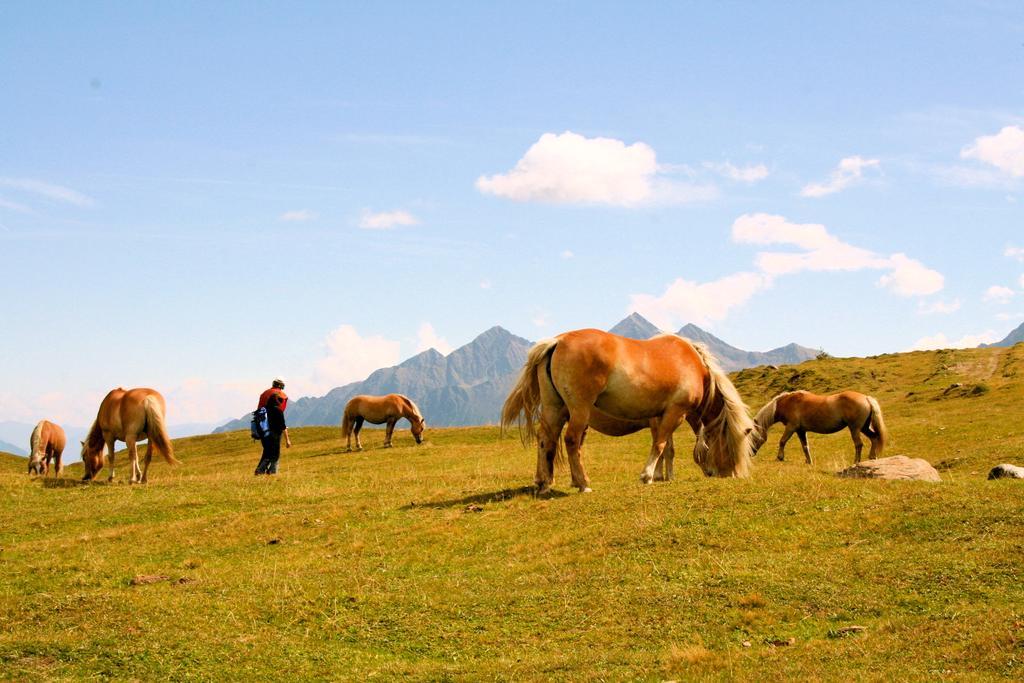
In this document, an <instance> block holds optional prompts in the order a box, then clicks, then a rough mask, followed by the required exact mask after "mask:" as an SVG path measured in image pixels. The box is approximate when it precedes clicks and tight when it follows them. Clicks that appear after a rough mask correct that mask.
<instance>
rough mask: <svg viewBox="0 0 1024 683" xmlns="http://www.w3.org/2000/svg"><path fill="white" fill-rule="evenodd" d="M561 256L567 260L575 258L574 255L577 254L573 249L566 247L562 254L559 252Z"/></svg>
mask: <svg viewBox="0 0 1024 683" xmlns="http://www.w3.org/2000/svg"><path fill="white" fill-rule="evenodd" d="M559 256H561V257H562V258H563V259H565V260H569V259H571V258H573V257H574V256H576V254H574V253H572V252H571V251H569V250H568V249H566V250H565V251H563V252H562V253H561V254H559Z"/></svg>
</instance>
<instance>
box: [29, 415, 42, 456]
mask: <svg viewBox="0 0 1024 683" xmlns="http://www.w3.org/2000/svg"><path fill="white" fill-rule="evenodd" d="M43 422H45V420H40V421H39V422H38V423H37V424H36V426H35V429H33V430H32V436H31V437H29V440H28V446H29V453H28V457H29V460H30V461H34V460H37V459H40V458H42V457H43V454H42V453H39V458H36V451H38V450H39V447H40V446H41V445H42V441H43Z"/></svg>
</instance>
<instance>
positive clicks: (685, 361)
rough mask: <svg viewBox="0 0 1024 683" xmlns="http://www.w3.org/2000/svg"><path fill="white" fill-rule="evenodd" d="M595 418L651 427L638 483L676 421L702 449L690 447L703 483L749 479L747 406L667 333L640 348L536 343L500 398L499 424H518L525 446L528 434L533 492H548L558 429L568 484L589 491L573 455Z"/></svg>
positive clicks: (572, 340)
mask: <svg viewBox="0 0 1024 683" xmlns="http://www.w3.org/2000/svg"><path fill="white" fill-rule="evenodd" d="M595 408H596V411H595ZM602 414H603V415H604V416H608V417H611V418H614V419H615V420H617V421H619V422H617V423H616V424H615V425H612V426H609V428H610V429H616V428H629V429H632V431H637V430H639V429H642V428H644V427H650V428H651V430H652V433H653V434H654V438H653V443H652V447H651V453H650V457H649V458H648V460H647V465H646V467H644V470H643V472H642V473H641V475H640V480H641V481H643V482H645V483H649V482H651V481H653V480H654V475H655V470H656V468H657V466H658V463H659V461H661V460H662V458H663V456H664V455H665V450H666V449H667V447H668V444H669V443H670V441H671V438H672V434H673V433H674V432H675V430H676V428H677V427H679V425H680V424H681V423H682V421H683V420H686V421H687V422H688V423H689V424H690V427H691V428H692V429H693V431H694V433H695V434H698V435H699V436H698V441H697V443H698V445H699V446H700V445H701V444H703V447H699V448H695V449H694V461H695V462H696V463H697V464H698V465H699V466H700V468H701V469H702V470H703V471H704V473H705V474H706V475H708V476H720V477H745V476H748V474H749V466H750V431H751V429H752V428H753V423H752V422H751V421H750V417H749V416H748V415H747V408H746V406H745V405H744V404H743V401H742V399H741V398H740V396H739V394H738V393H737V392H736V389H735V387H733V385H732V382H730V381H729V378H728V377H727V376H726V375H725V373H724V372H722V370H721V368H719V366H718V363H717V362H716V361H715V359H714V358H713V357H712V356H711V354H710V353H708V351H707V350H706V349H704V348H703V347H701V346H699V345H694V344H691V343H690V342H688V341H686V340H685V339H683V338H682V337H678V336H676V335H671V334H665V335H658V336H656V337H653V338H651V339H648V340H646V341H640V340H635V339H627V338H625V337H620V336H618V335H615V334H610V333H608V332H603V331H601V330H576V331H574V332H566V333H564V334H561V335H559V336H557V337H555V338H554V339H549V340H546V341H541V342H538V343H537V344H535V345H534V346H533V348H531V349H530V352H529V354H528V355H527V359H526V365H525V367H524V368H523V372H522V374H521V375H520V376H519V380H518V381H517V382H516V385H515V386H514V387H513V389H512V391H511V393H509V395H508V398H507V399H506V400H505V405H504V407H503V408H502V414H501V425H502V428H503V429H507V428H508V426H509V425H511V424H512V422H514V421H516V420H517V419H521V420H522V422H521V424H522V426H523V427H524V428H525V429H524V430H523V431H522V434H523V438H524V441H525V440H526V439H530V438H533V437H534V436H536V438H537V473H536V477H535V481H536V484H537V489H538V492H540V493H543V492H545V491H547V490H548V489H550V487H551V483H552V480H553V478H554V461H555V458H556V456H557V454H558V441H559V438H560V437H561V434H562V430H563V428H565V438H564V441H565V450H566V452H567V455H568V459H569V469H570V472H571V474H572V484H573V486H575V487H576V488H578V489H579V490H580V491H582V492H587V491H589V490H590V480H589V478H588V477H587V474H586V471H585V470H584V468H583V463H582V460H581V458H580V447H581V446H582V442H583V437H584V435H585V432H586V429H587V427H588V425H590V424H592V423H594V420H595V417H596V418H597V419H598V420H601V419H602ZM623 422H625V423H632V424H623ZM535 423H536V424H537V425H538V427H537V429H536V433H535V430H534V425H535ZM566 425H568V426H567V427H566ZM605 426H608V425H605ZM634 427H635V429H633V428H634ZM595 428H597V425H596V424H595ZM598 431H604V430H603V429H598ZM626 433H628V432H626ZM669 476H670V475H669Z"/></svg>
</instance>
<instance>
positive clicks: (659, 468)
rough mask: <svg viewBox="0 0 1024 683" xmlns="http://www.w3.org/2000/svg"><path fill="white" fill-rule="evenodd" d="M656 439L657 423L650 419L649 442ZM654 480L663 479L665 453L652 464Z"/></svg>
mask: <svg viewBox="0 0 1024 683" xmlns="http://www.w3.org/2000/svg"><path fill="white" fill-rule="evenodd" d="M657 439H658V423H657V422H655V421H654V420H651V443H652V444H653V443H654V442H655V441H657ZM654 481H665V455H664V454H662V457H660V458H658V462H657V463H655V465H654Z"/></svg>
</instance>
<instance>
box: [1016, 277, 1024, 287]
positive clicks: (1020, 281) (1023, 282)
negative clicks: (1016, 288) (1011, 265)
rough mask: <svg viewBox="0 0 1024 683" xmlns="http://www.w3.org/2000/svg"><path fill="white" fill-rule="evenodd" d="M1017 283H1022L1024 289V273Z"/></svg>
mask: <svg viewBox="0 0 1024 683" xmlns="http://www.w3.org/2000/svg"><path fill="white" fill-rule="evenodd" d="M1017 284H1019V285H1020V288H1021V289H1024V275H1021V276H1020V279H1019V280H1018V281H1017Z"/></svg>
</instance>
